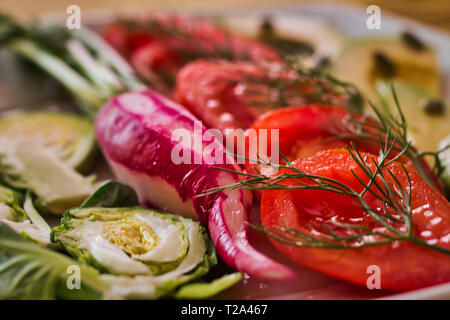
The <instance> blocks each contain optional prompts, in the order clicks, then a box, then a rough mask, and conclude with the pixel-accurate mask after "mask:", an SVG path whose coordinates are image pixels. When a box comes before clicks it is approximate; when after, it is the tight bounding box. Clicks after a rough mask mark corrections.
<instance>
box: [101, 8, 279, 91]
mask: <svg viewBox="0 0 450 320" xmlns="http://www.w3.org/2000/svg"><path fill="white" fill-rule="evenodd" d="M103 37H104V38H105V39H106V40H107V41H108V42H109V43H110V44H111V45H113V46H114V47H115V48H116V49H117V50H118V51H120V52H121V53H122V54H123V55H124V56H125V57H127V58H128V59H130V60H131V61H132V63H133V66H134V67H135V68H136V69H137V70H138V71H140V70H145V72H144V78H145V79H147V80H148V77H147V74H148V72H149V71H150V70H151V71H152V72H154V73H155V74H160V75H161V76H162V78H163V80H165V79H171V80H170V81H169V84H172V83H173V79H174V78H175V76H176V73H177V71H178V70H179V68H181V67H182V66H183V65H184V64H186V63H188V62H190V61H193V60H196V59H202V58H221V59H226V60H232V61H244V60H245V61H252V62H253V63H255V64H257V65H260V66H269V65H271V64H272V63H277V64H282V63H283V61H282V60H281V58H280V57H279V56H278V54H277V52H276V51H275V50H273V49H271V48H269V47H267V46H266V45H264V44H262V43H260V42H258V41H256V40H253V39H248V38H244V37H241V36H239V35H235V34H231V33H229V32H228V31H226V30H225V29H222V28H220V27H219V26H217V25H215V24H214V23H212V22H211V21H209V20H207V19H200V18H194V17H187V16H182V15H170V14H162V13H160V14H155V15H151V16H148V17H146V18H145V19H142V20H140V21H123V22H120V23H112V24H110V25H108V26H107V27H106V28H105V29H104V31H103ZM143 56H147V58H146V59H144V58H143Z"/></svg>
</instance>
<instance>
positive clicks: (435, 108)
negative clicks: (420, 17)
mask: <svg viewBox="0 0 450 320" xmlns="http://www.w3.org/2000/svg"><path fill="white" fill-rule="evenodd" d="M288 20H289V19H277V17H263V18H262V19H261V18H260V17H258V18H256V17H254V18H249V17H246V18H245V19H244V18H240V17H238V18H233V17H231V18H227V17H223V18H214V19H213V18H211V19H208V18H200V17H194V16H184V15H177V14H166V13H156V14H149V15H147V16H146V17H145V18H142V19H134V18H133V19H128V18H120V19H116V20H114V21H112V22H110V23H109V24H107V25H106V26H104V27H103V28H102V29H101V30H96V31H92V30H89V29H87V28H86V27H83V28H82V29H80V30H73V31H71V30H68V29H66V28H65V27H63V26H61V25H58V24H48V23H47V24H45V23H34V24H29V25H21V24H19V23H17V22H16V21H14V20H13V19H11V18H10V17H8V16H6V15H0V43H1V44H2V45H3V46H4V47H6V48H8V50H10V51H12V52H13V53H14V54H16V56H17V57H18V58H20V59H24V60H27V61H28V67H30V62H31V63H32V64H34V65H37V66H38V67H40V72H44V73H47V74H49V75H51V76H52V77H53V78H54V79H56V80H57V82H59V83H60V84H61V85H62V87H64V88H65V89H66V91H68V92H69V93H70V94H71V96H72V99H73V102H74V103H75V104H76V105H77V106H78V107H79V108H78V112H71V113H70V112H61V111H49V110H45V109H42V110H38V111H34V112H4V113H3V114H2V116H1V118H0V248H1V250H0V283H2V285H1V286H0V297H1V298H3V299H158V298H162V297H166V298H176V299H204V298H209V297H213V296H215V295H216V294H218V293H219V292H221V291H223V290H226V289H228V288H230V287H232V286H233V285H235V284H236V283H238V282H239V281H241V280H242V279H243V278H246V279H247V278H249V277H250V278H259V279H264V280H267V281H272V283H273V282H283V281H289V280H292V279H293V278H295V277H296V266H304V267H307V268H309V269H312V270H315V271H317V272H320V273H323V274H326V275H328V276H331V277H334V278H337V279H341V280H344V281H346V282H349V283H353V284H356V285H357V286H361V287H364V286H366V285H367V277H368V275H367V272H366V271H367V268H368V266H373V265H375V266H377V267H378V268H379V269H380V270H381V274H382V288H383V290H393V291H400V292H401V291H408V290H414V289H420V288H425V287H429V286H433V285H438V284H443V283H448V282H449V281H450V203H449V201H448V198H446V195H447V196H448V192H449V190H450V130H449V128H448V123H449V119H450V118H449V117H450V109H449V104H448V103H446V102H445V101H444V99H443V98H442V96H443V94H442V92H441V90H440V87H441V82H440V81H441V80H440V75H439V68H438V65H437V58H436V53H435V51H434V49H433V48H432V47H431V46H430V45H429V44H427V43H426V42H425V41H423V40H422V39H419V38H417V37H416V36H415V35H414V34H412V33H410V32H405V33H402V34H401V35H400V36H399V37H398V38H374V39H347V38H345V37H344V36H343V35H341V34H339V33H338V32H336V31H335V30H333V29H332V28H330V27H329V26H327V25H326V24H325V23H322V22H318V21H315V20H314V21H305V22H302V23H303V24H304V26H305V27H304V28H302V29H301V30H296V31H295V32H294V31H293V30H292V28H291V27H290V24H289V21H288ZM318 35H319V36H318ZM326 44H327V45H326ZM267 133H269V136H267ZM235 142H237V145H236V144H235ZM100 154H101V156H100ZM103 159H104V160H105V161H106V163H107V164H106V163H104V162H103ZM99 165H100V166H103V167H105V166H108V168H109V169H110V171H111V172H112V174H113V177H114V179H112V180H104V179H99V178H98V177H97V176H96V175H95V172H96V171H95V169H93V168H94V167H98V166H99ZM252 210H257V211H258V215H259V218H258V219H256V221H255V219H250V213H251V211H252ZM250 232H257V233H259V234H260V236H262V237H264V238H265V239H269V241H270V242H271V245H272V246H273V247H274V248H276V250H277V251H278V253H279V254H280V255H282V256H284V257H286V258H287V259H289V260H291V261H292V262H293V263H291V264H289V265H286V264H285V263H284V262H283V261H282V260H280V259H278V258H277V256H275V255H271V254H269V253H267V252H266V251H264V250H261V249H260V244H259V243H258V241H255V240H254V239H253V240H252V239H251V237H250ZM68 268H71V270H73V269H74V268H75V270H79V271H80V274H81V278H80V280H79V282H80V283H79V285H80V287H81V290H70V286H69V282H68V281H69V280H67V270H69V269H68ZM72 285H73V284H72ZM75 285H77V283H76V282H75Z"/></svg>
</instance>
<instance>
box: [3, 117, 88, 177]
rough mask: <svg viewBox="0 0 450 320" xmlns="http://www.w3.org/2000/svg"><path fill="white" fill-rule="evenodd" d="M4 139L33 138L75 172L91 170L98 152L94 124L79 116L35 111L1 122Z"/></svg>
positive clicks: (6, 118)
mask: <svg viewBox="0 0 450 320" xmlns="http://www.w3.org/2000/svg"><path fill="white" fill-rule="evenodd" d="M0 137H2V138H5V139H11V140H15V139H30V140H33V142H34V143H35V144H37V145H41V146H42V147H43V148H47V149H51V150H52V151H54V152H55V153H56V154H57V155H58V156H59V157H60V158H61V159H62V160H63V161H64V162H67V163H68V164H69V165H70V166H71V167H73V168H75V169H87V168H88V166H89V162H90V160H91V158H92V155H93V152H94V149H95V137H94V133H93V128H92V123H91V122H90V121H89V120H86V119H84V118H81V117H79V116H76V115H72V114H66V113H56V112H33V113H22V114H16V115H11V116H3V117H2V118H1V119H0Z"/></svg>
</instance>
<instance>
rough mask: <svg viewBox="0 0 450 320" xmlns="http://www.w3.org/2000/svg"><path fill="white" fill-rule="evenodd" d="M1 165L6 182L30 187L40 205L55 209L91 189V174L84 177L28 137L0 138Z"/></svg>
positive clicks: (76, 202)
mask: <svg viewBox="0 0 450 320" xmlns="http://www.w3.org/2000/svg"><path fill="white" fill-rule="evenodd" d="M0 155H1V157H0V168H1V172H2V176H3V178H4V179H5V180H6V181H7V183H8V184H10V185H12V186H14V187H17V188H23V189H28V190H31V191H33V192H34V193H35V194H36V195H37V196H38V199H37V204H38V205H39V207H42V208H47V209H49V210H50V211H52V212H54V213H62V212H64V211H65V210H66V209H68V208H70V207H73V206H77V205H79V204H81V203H82V202H83V200H85V199H86V198H87V197H88V196H89V195H90V194H91V193H92V192H93V190H94V189H93V184H92V178H90V177H83V176H82V175H80V174H78V173H77V172H76V171H74V170H73V169H72V167H70V166H69V165H68V163H66V162H64V161H63V160H61V159H60V158H59V157H58V156H57V154H56V153H55V152H53V151H51V150H49V149H46V148H42V147H41V146H40V145H39V144H36V143H34V141H33V140H32V139H31V140H30V139H14V140H12V139H6V138H1V139H0Z"/></svg>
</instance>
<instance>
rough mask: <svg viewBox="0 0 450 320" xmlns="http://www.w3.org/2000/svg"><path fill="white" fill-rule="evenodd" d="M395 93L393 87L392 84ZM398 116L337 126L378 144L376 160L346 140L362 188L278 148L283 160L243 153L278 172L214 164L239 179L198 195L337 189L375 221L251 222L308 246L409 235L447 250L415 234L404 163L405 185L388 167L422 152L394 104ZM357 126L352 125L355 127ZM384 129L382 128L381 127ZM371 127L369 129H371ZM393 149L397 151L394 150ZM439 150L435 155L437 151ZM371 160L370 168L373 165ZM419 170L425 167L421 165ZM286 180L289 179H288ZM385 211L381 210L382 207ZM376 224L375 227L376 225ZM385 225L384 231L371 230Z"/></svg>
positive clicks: (347, 245) (363, 243) (356, 244)
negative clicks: (306, 166)
mask: <svg viewBox="0 0 450 320" xmlns="http://www.w3.org/2000/svg"><path fill="white" fill-rule="evenodd" d="M393 94H394V98H395V100H396V101H397V98H396V96H395V90H394V89H393ZM397 106H398V111H399V116H400V120H398V119H397V118H395V117H393V116H392V115H391V116H389V117H386V115H383V114H382V113H378V109H377V108H375V107H374V110H375V112H376V114H377V116H378V117H379V120H380V123H375V124H366V123H365V122H361V121H357V120H356V119H353V121H354V124H356V125H357V126H356V128H357V129H359V130H357V131H356V132H357V134H356V133H352V134H345V135H344V133H342V131H339V132H337V133H339V134H340V135H341V136H340V137H341V138H343V137H345V138H351V139H353V138H356V139H359V138H362V139H368V140H370V141H371V142H376V143H377V145H378V146H379V155H378V159H377V160H376V159H375V157H374V156H368V157H364V156H363V155H362V154H361V153H360V151H359V150H358V148H357V147H356V145H355V143H354V141H351V142H350V145H351V147H348V146H347V147H346V149H347V151H348V152H349V154H350V156H351V157H352V158H353V160H354V161H355V163H356V164H357V166H358V168H359V169H361V170H362V172H363V173H364V175H365V176H366V177H367V178H368V182H367V181H364V179H363V178H361V177H359V176H358V175H357V174H356V173H355V171H354V170H352V171H351V172H352V174H353V176H354V177H355V179H356V180H357V181H358V182H359V184H360V185H361V187H362V191H356V190H355V189H354V188H352V187H350V186H348V185H346V184H345V183H342V182H340V181H338V180H335V179H332V178H329V177H325V176H320V175H314V174H309V173H306V172H303V171H301V170H299V169H297V168H296V167H294V166H293V165H292V164H291V162H290V160H289V159H288V158H287V157H286V156H284V155H283V154H281V153H280V154H281V157H282V159H283V160H284V161H285V164H274V163H269V162H267V161H265V160H264V159H262V158H261V157H259V155H258V159H249V158H245V159H246V160H248V161H254V162H255V163H257V164H261V165H264V166H271V167H273V168H275V169H277V171H278V170H280V169H281V170H282V173H280V174H278V175H274V176H268V175H264V174H261V172H259V171H257V173H256V174H248V173H242V172H238V171H233V170H229V169H224V168H220V167H214V168H216V169H218V170H224V171H228V172H233V173H235V174H238V175H241V176H243V177H244V179H243V180H241V181H239V182H236V183H233V184H230V185H226V186H222V187H217V188H212V189H209V190H206V191H205V192H204V193H203V194H201V195H200V196H207V195H210V194H213V193H217V192H221V191H224V190H228V189H230V190H233V189H249V190H286V189H289V190H322V191H329V192H333V193H336V194H339V195H344V196H348V197H350V198H352V199H354V201H355V203H356V205H357V206H360V207H361V208H362V209H363V210H364V212H365V213H367V214H368V215H370V217H371V218H372V220H373V222H374V224H375V227H372V228H370V227H368V226H365V225H359V224H356V223H343V222H340V221H337V220H333V219H330V220H328V221H321V222H317V221H315V222H313V223H310V224H309V225H308V226H307V227H308V230H309V231H313V232H305V231H304V230H303V231H302V230H298V229H293V228H289V227H288V226H286V225H282V226H281V227H267V226H262V225H261V226H256V225H252V226H253V227H254V228H255V229H257V230H259V231H261V232H264V233H265V234H267V235H268V236H270V237H272V238H273V239H275V240H277V241H279V242H281V243H284V244H288V245H292V246H299V247H307V248H328V249H352V248H361V247H368V246H374V245H380V244H388V243H393V242H396V241H405V240H408V241H411V242H414V243H416V244H418V245H421V246H424V247H426V248H429V249H432V250H435V251H438V252H441V253H444V254H448V255H450V250H448V249H446V248H443V247H441V246H437V245H431V244H429V243H427V242H426V241H425V240H423V239H421V238H420V237H417V236H416V235H414V227H413V222H412V213H411V190H412V186H411V179H410V176H409V173H408V171H407V170H406V168H405V166H404V165H403V164H401V166H402V168H403V171H404V172H405V175H406V177H407V180H408V185H407V186H406V187H405V186H403V185H402V184H401V183H400V181H399V180H398V179H397V177H396V176H395V175H394V173H393V172H392V171H391V170H390V169H389V165H390V164H392V163H393V162H394V161H397V160H398V159H399V158H400V157H402V156H404V155H405V156H408V157H409V158H410V159H411V160H412V161H413V162H414V163H418V162H419V158H420V157H421V156H422V154H417V153H414V152H413V151H414V149H412V147H411V146H410V143H409V142H407V140H406V137H407V132H406V123H405V119H404V117H403V115H402V113H401V109H400V107H399V105H398V101H397ZM354 129H355V128H354ZM369 129H370V130H373V129H375V131H376V132H378V133H380V134H379V135H378V136H374V135H373V134H369V133H368V132H367V131H364V130H369ZM381 129H385V132H382V131H380V130H381ZM372 132H373V131H372ZM394 152H395V153H394ZM436 156H437V155H436ZM372 166H373V168H374V169H373V170H372V169H371V167H372ZM418 171H419V172H420V171H422V172H423V168H422V167H419V168H418ZM286 182H293V184H289V185H287V184H286ZM368 194H370V195H372V196H373V197H375V198H376V199H377V200H379V201H380V202H381V203H382V205H381V207H382V208H383V210H382V211H379V210H376V209H375V208H372V207H371V206H370V205H369V204H368V203H367V202H366V200H365V196H366V195H368ZM383 211H384V212H383ZM377 227H378V228H377ZM379 229H384V230H385V231H384V232H380V231H375V230H379Z"/></svg>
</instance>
